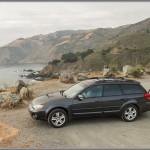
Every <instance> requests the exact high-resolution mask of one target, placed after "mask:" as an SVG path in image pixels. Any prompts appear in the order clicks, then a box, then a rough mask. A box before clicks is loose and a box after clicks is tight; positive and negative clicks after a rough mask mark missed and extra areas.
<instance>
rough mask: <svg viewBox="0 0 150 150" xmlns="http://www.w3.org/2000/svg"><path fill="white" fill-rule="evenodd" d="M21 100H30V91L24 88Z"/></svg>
mask: <svg viewBox="0 0 150 150" xmlns="http://www.w3.org/2000/svg"><path fill="white" fill-rule="evenodd" d="M19 95H20V97H21V99H23V100H25V99H28V98H29V90H28V88H26V87H22V88H21V90H20V93H19Z"/></svg>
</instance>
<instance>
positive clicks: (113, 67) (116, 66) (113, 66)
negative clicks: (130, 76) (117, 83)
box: [109, 64, 118, 73]
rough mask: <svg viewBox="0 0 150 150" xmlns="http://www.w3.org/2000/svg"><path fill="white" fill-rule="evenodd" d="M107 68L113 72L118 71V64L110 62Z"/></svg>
mask: <svg viewBox="0 0 150 150" xmlns="http://www.w3.org/2000/svg"><path fill="white" fill-rule="evenodd" d="M109 68H110V69H111V71H112V72H113V73H117V71H118V65H117V64H110V65H109Z"/></svg>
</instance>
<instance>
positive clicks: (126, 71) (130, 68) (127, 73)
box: [123, 65, 133, 77]
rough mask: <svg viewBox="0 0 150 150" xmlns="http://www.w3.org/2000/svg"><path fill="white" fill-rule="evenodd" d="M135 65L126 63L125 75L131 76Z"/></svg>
mask: <svg viewBox="0 0 150 150" xmlns="http://www.w3.org/2000/svg"><path fill="white" fill-rule="evenodd" d="M132 69H133V67H132V66H130V65H125V66H124V67H123V77H129V76H130V74H131V71H132Z"/></svg>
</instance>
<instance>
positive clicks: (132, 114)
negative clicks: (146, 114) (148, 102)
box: [121, 105, 138, 122]
mask: <svg viewBox="0 0 150 150" xmlns="http://www.w3.org/2000/svg"><path fill="white" fill-rule="evenodd" d="M137 116H138V109H137V107H136V106H135V105H128V106H126V107H125V108H124V109H123V111H122V115H121V118H122V119H123V120H124V121H127V122H131V121H134V120H135V119H136V118H137Z"/></svg>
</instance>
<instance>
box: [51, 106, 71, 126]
mask: <svg viewBox="0 0 150 150" xmlns="http://www.w3.org/2000/svg"><path fill="white" fill-rule="evenodd" d="M48 122H49V124H51V125H52V126H53V127H55V128H60V127H63V126H64V125H66V123H67V122H68V115H67V113H66V112H65V111H64V110H62V109H55V110H53V111H52V112H51V113H50V114H49V116H48Z"/></svg>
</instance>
